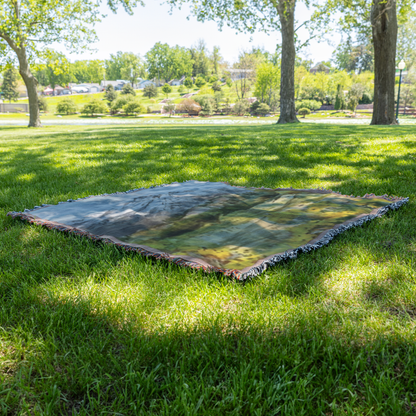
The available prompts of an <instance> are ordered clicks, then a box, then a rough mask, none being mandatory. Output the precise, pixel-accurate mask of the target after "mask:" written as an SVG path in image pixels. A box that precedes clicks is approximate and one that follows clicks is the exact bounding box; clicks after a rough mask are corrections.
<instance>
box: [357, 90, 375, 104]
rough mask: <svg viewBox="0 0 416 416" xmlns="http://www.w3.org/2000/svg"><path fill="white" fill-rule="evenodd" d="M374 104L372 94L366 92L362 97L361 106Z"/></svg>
mask: <svg viewBox="0 0 416 416" xmlns="http://www.w3.org/2000/svg"><path fill="white" fill-rule="evenodd" d="M372 102H373V99H372V97H371V94H369V93H368V92H364V93H363V96H362V97H361V100H360V101H359V104H371V103H372Z"/></svg>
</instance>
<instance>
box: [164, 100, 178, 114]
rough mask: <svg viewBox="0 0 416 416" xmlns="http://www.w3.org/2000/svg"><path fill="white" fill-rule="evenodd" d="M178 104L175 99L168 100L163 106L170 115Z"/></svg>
mask: <svg viewBox="0 0 416 416" xmlns="http://www.w3.org/2000/svg"><path fill="white" fill-rule="evenodd" d="M175 108H176V105H175V104H174V102H173V101H171V100H168V101H167V102H166V104H165V106H164V107H163V110H164V111H165V112H166V113H168V114H169V117H171V116H172V113H173V112H174V111H175Z"/></svg>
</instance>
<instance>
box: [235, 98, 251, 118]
mask: <svg viewBox="0 0 416 416" xmlns="http://www.w3.org/2000/svg"><path fill="white" fill-rule="evenodd" d="M249 109H250V103H249V102H248V101H247V100H245V99H242V100H239V101H237V102H236V103H235V105H234V107H233V108H232V113H233V114H235V115H237V116H243V115H245V114H247V113H248V110H249Z"/></svg>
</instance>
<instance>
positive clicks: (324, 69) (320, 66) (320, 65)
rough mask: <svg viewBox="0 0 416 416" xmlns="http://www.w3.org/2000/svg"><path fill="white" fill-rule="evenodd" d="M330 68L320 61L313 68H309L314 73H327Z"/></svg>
mask: <svg viewBox="0 0 416 416" xmlns="http://www.w3.org/2000/svg"><path fill="white" fill-rule="evenodd" d="M330 70H331V69H330V68H329V67H327V66H326V65H324V64H323V63H322V62H319V63H317V64H316V65H315V66H314V67H313V68H311V69H310V70H309V72H310V73H311V74H316V73H317V72H325V73H326V74H329V71H330Z"/></svg>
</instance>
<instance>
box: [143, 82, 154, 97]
mask: <svg viewBox="0 0 416 416" xmlns="http://www.w3.org/2000/svg"><path fill="white" fill-rule="evenodd" d="M143 97H147V98H149V99H150V98H153V97H157V88H156V85H154V84H149V85H146V86H145V87H144V88H143Z"/></svg>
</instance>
